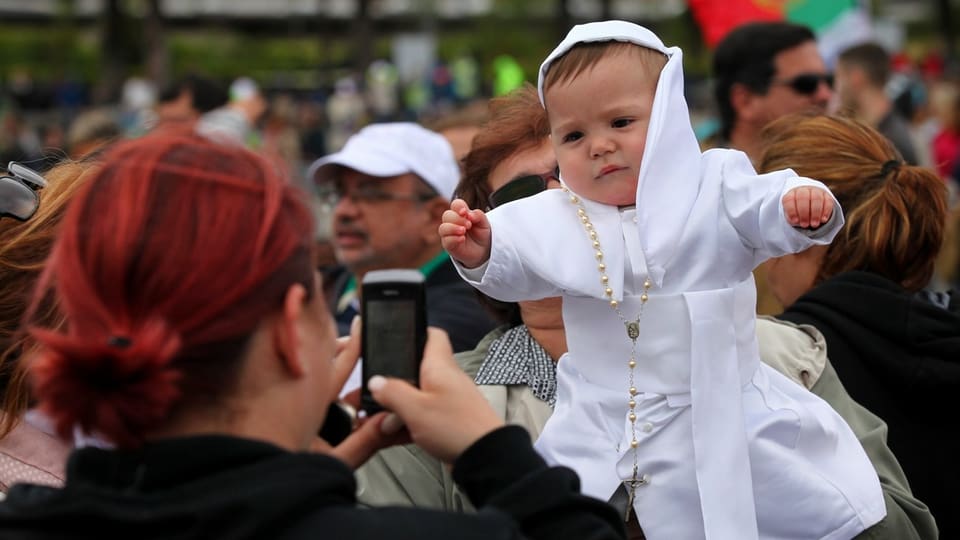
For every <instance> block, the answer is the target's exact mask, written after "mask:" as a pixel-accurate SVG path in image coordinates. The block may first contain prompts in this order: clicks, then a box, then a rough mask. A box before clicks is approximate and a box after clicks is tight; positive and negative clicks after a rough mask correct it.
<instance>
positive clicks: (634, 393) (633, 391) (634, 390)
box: [630, 386, 637, 396]
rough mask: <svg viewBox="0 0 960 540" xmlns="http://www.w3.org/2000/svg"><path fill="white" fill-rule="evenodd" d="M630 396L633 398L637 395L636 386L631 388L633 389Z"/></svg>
mask: <svg viewBox="0 0 960 540" xmlns="http://www.w3.org/2000/svg"><path fill="white" fill-rule="evenodd" d="M630 395H631V396H635V395H637V388H636V387H634V386H631V387H630Z"/></svg>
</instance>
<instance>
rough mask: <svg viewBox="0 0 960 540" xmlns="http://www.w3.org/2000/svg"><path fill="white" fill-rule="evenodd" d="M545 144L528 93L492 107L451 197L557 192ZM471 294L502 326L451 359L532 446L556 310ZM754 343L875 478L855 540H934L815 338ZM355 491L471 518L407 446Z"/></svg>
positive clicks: (767, 333)
mask: <svg viewBox="0 0 960 540" xmlns="http://www.w3.org/2000/svg"><path fill="white" fill-rule="evenodd" d="M549 134H550V128H549V124H548V123H547V117H546V113H545V111H544V109H543V107H542V106H541V105H540V101H539V97H538V96H537V91H536V89H535V88H534V87H533V86H531V85H530V84H526V85H524V86H523V87H521V88H520V89H518V90H517V91H515V92H512V93H510V94H508V95H507V96H504V97H502V98H498V99H493V100H491V101H490V111H489V120H488V121H487V122H486V123H485V124H484V125H483V126H482V127H481V128H480V131H479V132H478V133H477V136H476V138H475V139H474V141H473V147H472V149H471V151H470V152H469V153H468V154H467V156H466V157H465V158H464V168H465V173H464V176H463V179H462V180H461V182H460V184H459V185H458V186H457V195H458V196H459V197H461V198H462V199H463V200H464V201H465V202H466V203H467V204H468V205H470V206H471V207H475V208H481V207H489V206H490V205H491V204H494V205H495V206H496V205H498V204H507V203H508V202H511V201H513V200H518V199H521V198H525V197H530V196H533V195H535V194H537V193H539V192H541V191H543V190H544V189H557V188H559V187H560V182H559V180H558V179H557V159H556V155H555V153H554V151H553V147H552V146H551V144H550V140H549ZM477 294H478V295H480V298H481V301H482V302H483V304H484V306H485V307H486V308H488V310H490V311H491V312H493V313H495V314H496V317H497V320H498V322H500V323H501V326H500V327H499V328H497V329H495V330H493V331H491V332H490V333H489V334H487V336H486V337H484V338H483V339H482V340H481V341H480V343H479V344H478V345H477V347H476V348H475V349H474V350H472V351H465V352H462V353H459V354H457V355H456V359H457V362H458V363H459V364H460V366H461V367H462V368H463V370H464V371H465V372H466V373H467V375H469V376H471V377H473V378H474V379H475V382H476V383H477V385H478V388H479V389H480V392H481V393H482V394H483V395H484V397H486V399H487V401H488V402H490V404H491V405H492V406H493V408H494V410H496V411H497V412H498V414H499V415H500V416H501V418H503V419H504V421H506V422H507V423H508V424H516V425H520V426H522V427H523V428H525V429H526V430H527V431H528V432H529V433H530V436H531V438H533V439H536V438H537V436H539V434H540V431H541V430H542V429H543V425H544V424H545V423H546V421H547V419H548V418H549V417H550V415H551V414H552V412H553V407H554V405H555V403H556V389H557V387H556V364H557V362H558V361H559V360H560V359H561V357H562V356H563V354H564V353H566V351H567V342H566V334H565V330H564V326H563V318H562V315H561V300H560V298H546V299H543V300H535V301H523V302H518V303H513V302H500V301H498V300H494V299H493V298H490V297H487V296H485V295H483V294H482V293H480V292H479V291H478V293H477ZM757 338H758V341H759V345H760V357H761V359H762V361H763V362H765V363H767V364H768V365H770V366H771V367H773V368H774V369H776V370H778V371H779V372H780V373H781V374H783V375H784V376H786V377H789V378H790V379H791V380H793V381H794V382H796V383H797V384H801V385H803V386H804V387H805V388H807V389H808V390H810V391H811V392H813V393H814V394H816V395H817V396H819V397H821V398H822V399H824V400H825V401H826V402H827V403H828V404H830V406H831V407H833V408H834V410H836V411H837V412H838V413H839V414H840V415H841V416H842V417H843V418H844V420H846V421H847V423H848V424H849V425H850V427H851V429H853V431H854V433H855V434H856V435H857V438H858V439H859V440H860V443H861V444H862V445H863V448H864V450H865V452H866V453H867V456H868V457H869V458H870V461H871V463H872V464H873V466H874V468H875V469H876V471H877V474H878V476H879V478H880V483H881V486H882V488H883V492H884V500H885V505H886V509H887V516H886V517H885V518H884V519H883V521H881V522H880V523H878V524H877V525H875V526H874V527H872V528H870V529H869V530H868V531H867V532H866V533H865V534H864V536H866V537H870V538H876V539H884V540H906V539H930V538H935V537H936V527H935V525H934V523H933V518H932V517H931V516H930V513H929V511H928V510H927V508H926V507H925V506H924V505H923V503H921V502H920V501H918V500H917V499H916V498H915V497H914V496H913V495H912V494H911V492H910V487H909V485H908V483H907V480H906V478H905V477H904V474H903V471H902V469H901V468H900V466H899V464H898V463H897V460H896V458H895V457H894V455H893V454H892V452H891V451H890V449H889V448H888V447H887V445H886V425H885V424H884V423H883V421H882V420H880V419H879V418H877V417H876V416H875V415H873V414H872V413H870V412H869V411H867V410H866V409H864V408H863V407H861V406H859V405H858V404H857V403H856V402H854V401H853V400H852V399H851V398H850V396H849V394H847V393H846V391H845V390H844V389H843V386H842V385H841V384H840V382H839V379H838V378H837V375H836V372H835V371H834V370H833V368H832V367H831V366H830V364H829V360H828V359H827V351H826V347H825V346H824V342H823V336H822V335H821V334H820V333H819V332H818V331H817V330H816V329H814V328H813V327H811V326H807V325H794V324H792V323H788V322H784V321H778V320H776V319H772V318H768V317H764V318H760V319H759V320H758V321H757ZM357 486H358V490H357V494H358V495H357V496H358V499H359V501H360V502H361V503H363V504H367V505H371V506H387V505H403V506H417V507H422V508H439V509H446V510H457V511H472V509H473V507H472V505H471V504H470V501H469V499H468V498H467V497H466V496H465V495H464V494H463V492H462V491H461V489H460V488H459V487H458V486H457V485H456V483H455V482H454V480H453V478H452V476H451V475H450V473H449V471H448V470H447V469H445V468H444V467H443V466H442V464H441V463H440V462H439V461H437V460H436V459H434V458H432V457H431V456H430V455H428V454H427V453H425V452H424V451H423V450H422V449H420V448H418V447H416V446H413V445H406V446H398V447H393V448H387V449H384V450H381V451H380V452H378V453H377V454H376V455H374V456H373V457H372V458H371V459H370V460H369V461H368V462H367V463H366V464H365V465H364V466H363V467H361V468H360V469H358V470H357ZM633 532H634V534H636V531H633Z"/></svg>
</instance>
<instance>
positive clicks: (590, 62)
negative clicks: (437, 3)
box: [440, 21, 885, 540]
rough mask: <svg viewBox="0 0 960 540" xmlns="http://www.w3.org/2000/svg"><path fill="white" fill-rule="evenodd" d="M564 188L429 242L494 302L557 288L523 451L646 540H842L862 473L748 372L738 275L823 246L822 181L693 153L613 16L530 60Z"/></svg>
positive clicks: (748, 323) (473, 219)
mask: <svg viewBox="0 0 960 540" xmlns="http://www.w3.org/2000/svg"><path fill="white" fill-rule="evenodd" d="M538 86H539V90H540V97H541V102H542V103H543V105H544V106H545V107H546V110H547V116H548V118H549V121H550V128H551V140H552V143H553V146H554V149H555V151H556V154H557V161H558V163H559V168H560V175H561V178H562V181H563V183H564V186H565V188H564V190H562V191H561V190H546V191H543V192H541V193H539V194H537V195H535V196H532V197H528V198H525V199H522V200H517V201H515V202H511V203H508V204H505V205H503V206H499V207H497V208H496V209H495V210H493V211H491V212H489V213H488V214H485V213H484V212H482V211H481V210H477V209H469V208H467V206H466V204H465V203H464V202H463V201H462V200H456V201H454V202H453V203H452V204H451V208H450V210H448V211H446V212H445V213H444V216H443V223H442V224H441V226H440V236H441V240H442V242H443V245H444V248H445V249H446V250H447V251H448V252H449V253H450V255H451V256H452V257H453V259H454V260H455V262H456V263H457V265H458V269H459V271H460V272H461V275H463V277H464V278H465V279H466V280H467V281H469V282H470V283H471V284H473V285H474V286H476V287H477V288H478V289H480V290H481V291H483V292H484V293H485V294H487V295H489V296H492V297H494V298H499V299H501V300H505V301H521V300H534V299H539V298H544V297H549V296H558V295H562V296H563V317H564V326H565V328H566V332H567V344H568V348H569V352H568V354H567V355H565V356H564V357H563V358H561V360H560V362H559V365H558V371H557V383H558V392H557V404H556V408H555V410H554V414H553V416H551V418H550V420H549V421H548V422H547V424H546V426H545V427H544V430H543V432H542V434H541V436H540V438H539V439H538V441H537V448H538V450H540V452H541V453H542V454H543V455H544V456H545V457H546V458H547V459H548V461H551V462H553V463H559V464H563V465H567V466H569V467H571V468H573V469H574V470H576V471H577V472H578V473H579V474H580V477H581V480H582V482H583V490H584V492H585V493H587V494H590V495H593V496H596V497H599V498H603V499H610V498H611V496H612V495H613V494H614V492H615V491H617V490H618V489H619V488H620V486H623V488H624V489H625V490H626V493H627V495H628V507H627V518H628V519H632V518H631V517H630V512H631V510H632V511H633V512H635V513H636V518H637V520H638V521H639V523H640V525H641V526H642V528H643V530H644V532H645V534H646V537H647V538H649V539H651V540H660V539H677V538H683V539H695V538H707V539H711V540H712V539H724V540H725V539H731V538H737V539H749V538H771V539H772V538H850V537H853V536H855V535H856V534H857V533H859V532H861V531H863V530H864V529H866V528H867V527H869V526H870V525H873V524H874V523H877V522H878V521H880V519H882V518H883V516H884V515H885V507H884V502H883V496H882V493H881V490H880V485H879V481H878V479H877V475H876V472H875V471H874V469H873V467H872V465H871V464H870V462H869V460H868V459H867V457H866V455H865V454H864V452H863V449H862V448H861V447H860V444H859V442H858V441H857V439H856V438H855V436H854V435H853V433H852V432H851V431H850V429H849V427H848V426H847V425H846V424H845V423H844V421H843V420H842V419H841V418H840V417H839V416H838V415H837V414H836V412H835V411H833V410H832V409H831V408H830V406H829V405H827V404H826V403H824V402H823V401H822V400H820V399H819V398H817V397H816V396H814V395H813V394H811V393H809V392H807V391H806V390H805V389H803V388H801V387H799V386H798V385H796V384H795V383H793V382H792V381H790V380H788V379H786V378H785V377H783V376H782V375H780V374H779V373H777V372H776V371H775V370H773V369H770V368H769V367H767V366H766V365H764V364H762V363H761V362H760V361H759V354H758V351H757V344H756V336H755V334H754V324H755V294H756V293H755V288H754V283H753V278H752V275H751V271H752V270H753V268H754V267H755V266H756V265H757V264H759V263H761V262H762V261H764V260H766V259H768V258H771V257H777V256H781V255H785V254H788V253H796V252H799V251H803V250H805V249H807V248H808V247H810V246H812V245H816V244H827V243H829V242H830V241H831V240H832V239H833V236H834V235H835V234H836V232H837V231H838V229H839V228H840V227H841V226H842V224H843V218H842V215H841V213H840V209H839V208H838V207H837V206H836V202H835V200H834V199H833V196H832V195H831V194H830V193H829V191H828V190H827V189H826V187H825V186H823V184H821V183H819V182H816V181H814V180H810V179H806V178H800V177H798V176H796V175H795V174H794V173H793V172H792V171H789V170H788V171H778V172H775V173H770V174H765V175H757V174H756V173H755V171H754V170H753V168H752V167H751V165H750V163H749V161H748V160H747V158H746V156H745V155H744V154H742V153H740V152H736V151H732V150H711V151H708V152H705V153H701V152H700V149H699V146H698V144H697V141H696V138H695V136H694V133H693V129H692V128H691V126H690V119H689V114H688V111H687V108H686V103H685V101H684V97H683V71H682V56H681V52H680V50H679V49H677V48H675V47H671V48H668V47H665V46H664V45H663V43H662V42H661V41H660V39H659V38H657V37H656V36H655V35H654V34H653V33H652V32H650V31H649V30H647V29H645V28H642V27H640V26H637V25H634V24H632V23H627V22H623V21H607V22H601V23H590V24H585V25H580V26H576V27H574V28H573V29H572V30H571V31H570V33H569V34H568V35H567V37H566V38H565V39H564V41H563V42H561V43H560V45H559V46H558V47H557V48H556V49H555V50H554V51H553V52H552V53H551V54H550V56H549V57H547V59H546V60H545V61H544V63H543V65H542V66H541V68H540V78H539V84H538Z"/></svg>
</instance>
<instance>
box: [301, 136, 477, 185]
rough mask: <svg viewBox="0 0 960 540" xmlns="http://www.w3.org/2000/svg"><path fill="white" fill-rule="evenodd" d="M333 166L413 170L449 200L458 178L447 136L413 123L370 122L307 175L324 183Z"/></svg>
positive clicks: (387, 172) (381, 173)
mask: <svg viewBox="0 0 960 540" xmlns="http://www.w3.org/2000/svg"><path fill="white" fill-rule="evenodd" d="M333 165H340V166H342V167H347V168H350V169H353V170H355V171H359V172H361V173H363V174H367V175H370V176H376V177H383V178H386V177H390V176H398V175H401V174H406V173H414V174H416V175H417V176H419V177H420V178H421V179H423V181H424V182H426V183H427V184H428V185H430V187H432V188H433V189H434V191H436V192H437V194H439V195H440V196H441V197H444V198H445V199H447V200H448V201H449V200H452V199H453V192H454V190H455V189H456V187H457V183H458V182H459V181H460V167H459V166H458V165H457V160H456V158H455V157H454V155H453V147H451V146H450V143H449V142H447V139H445V138H444V137H443V135H440V134H439V133H435V132H433V131H430V130H429V129H426V128H424V127H422V126H420V125H418V124H414V123H412V122H392V123H384V124H370V125H369V126H367V127H365V128H363V129H361V130H360V131H358V132H357V133H355V134H354V135H353V136H352V137H350V138H349V139H347V143H346V144H345V145H344V146H343V149H342V150H340V151H339V152H336V153H333V154H330V155H329V156H325V157H322V158H320V159H318V160H317V161H315V162H314V163H313V165H311V166H310V169H309V170H308V171H307V177H308V178H312V179H313V180H314V181H315V182H325V181H327V180H329V178H328V177H327V176H326V175H329V174H330V172H329V171H330V169H331V168H332V166H333Z"/></svg>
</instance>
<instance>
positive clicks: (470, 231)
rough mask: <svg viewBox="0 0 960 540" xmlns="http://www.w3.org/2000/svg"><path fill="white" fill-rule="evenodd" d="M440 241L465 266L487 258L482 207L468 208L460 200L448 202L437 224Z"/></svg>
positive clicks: (486, 228) (486, 230) (486, 226)
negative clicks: (448, 204)
mask: <svg viewBox="0 0 960 540" xmlns="http://www.w3.org/2000/svg"><path fill="white" fill-rule="evenodd" d="M440 243H441V244H442V245H443V249H445V250H447V253H449V254H450V256H451V257H453V258H454V259H456V260H457V261H458V262H460V264H462V265H463V266H464V267H466V268H476V267H478V266H480V265H481V264H483V263H485V262H487V260H488V259H490V243H491V242H490V222H489V221H488V220H487V215H486V214H484V213H483V210H471V209H470V207H469V206H467V203H466V202H464V201H463V200H462V199H455V200H454V201H453V202H452V203H450V209H449V210H446V211H444V212H443V217H442V219H441V223H440Z"/></svg>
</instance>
